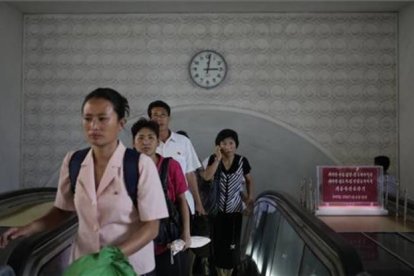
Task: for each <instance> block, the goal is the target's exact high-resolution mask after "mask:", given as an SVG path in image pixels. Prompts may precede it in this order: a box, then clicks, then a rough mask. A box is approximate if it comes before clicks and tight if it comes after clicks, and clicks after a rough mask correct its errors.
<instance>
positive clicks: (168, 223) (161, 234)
mask: <svg viewBox="0 0 414 276" xmlns="http://www.w3.org/2000/svg"><path fill="white" fill-rule="evenodd" d="M170 160H171V157H166V158H164V160H163V162H162V164H161V171H160V179H161V184H162V189H163V190H164V196H165V202H166V203H167V209H168V214H169V217H167V218H163V219H160V227H159V230H158V236H157V237H156V238H155V240H154V242H155V243H156V244H162V245H165V244H169V243H171V242H173V241H175V240H176V239H179V238H180V236H181V215H180V212H179V211H178V209H177V207H176V206H175V204H174V202H172V201H171V200H170V199H169V198H168V189H167V180H168V164H169V162H170Z"/></svg>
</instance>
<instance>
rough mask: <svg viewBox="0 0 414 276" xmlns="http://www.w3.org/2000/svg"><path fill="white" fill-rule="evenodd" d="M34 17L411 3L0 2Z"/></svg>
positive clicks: (372, 8) (379, 8) (392, 8)
mask: <svg viewBox="0 0 414 276" xmlns="http://www.w3.org/2000/svg"><path fill="white" fill-rule="evenodd" d="M1 2H3V3H8V4H9V5H11V6H13V7H15V8H16V9H17V10H19V11H21V12H22V13H25V14H33V13H52V14H56V13H255V12H260V13H263V12H397V11H399V10H401V9H402V8H404V7H405V6H406V5H408V4H410V3H414V0H405V1H394V0H388V1H360V0H353V1H340V0H325V1H318V0H307V1H306V0H302V1H297V0H264V1H263V0H262V1H260V0H225V1H218V0H216V1H212V0H187V1H180V0H163V1H161V0H147V1H144V0H129V1H128V0H127V1H125V0H115V1H99V0H88V1H79V0H77V1H64V0H63V1H62V0H51V1H36V0H32V1H19V0H11V1H1Z"/></svg>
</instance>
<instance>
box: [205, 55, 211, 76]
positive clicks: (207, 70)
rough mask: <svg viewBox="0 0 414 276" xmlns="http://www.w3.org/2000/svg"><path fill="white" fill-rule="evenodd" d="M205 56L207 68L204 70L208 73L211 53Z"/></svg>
mask: <svg viewBox="0 0 414 276" xmlns="http://www.w3.org/2000/svg"><path fill="white" fill-rule="evenodd" d="M207 57H208V61H207V68H206V69H204V70H206V73H207V74H208V71H210V61H211V54H209V55H208V56H207Z"/></svg>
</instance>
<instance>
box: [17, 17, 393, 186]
mask: <svg viewBox="0 0 414 276" xmlns="http://www.w3.org/2000/svg"><path fill="white" fill-rule="evenodd" d="M396 39H397V16H396V15H395V14H391V13H390V14H387V13H381V14H363V13H362V14H265V15H262V14H218V15H209V14H194V15H191V14H190V15H182V14H159V15H158V14H157V15H27V16H26V17H25V32H24V41H25V46H24V48H25V53H24V59H25V61H24V127H23V173H24V183H23V185H24V186H26V187H27V186H40V185H49V184H48V183H47V181H48V180H49V179H50V177H51V175H52V174H53V173H54V172H55V171H56V168H57V167H59V165H60V162H61V160H62V157H63V155H64V153H65V152H66V151H67V150H69V149H71V148H73V147H76V146H79V145H80V144H81V142H80V141H82V140H83V138H82V132H81V128H80V105H81V102H82V98H83V97H84V95H85V94H86V93H87V92H89V91H91V90H92V89H94V88H96V87H97V86H110V87H113V88H115V89H117V90H119V91H120V92H121V93H123V94H125V95H126V96H127V97H128V99H129V100H130V103H131V106H132V116H138V115H140V114H143V113H145V110H146V106H147V104H148V103H149V102H150V101H152V100H154V99H157V98H162V99H164V100H166V101H167V102H168V103H170V104H171V106H173V107H178V106H189V105H194V106H198V105H210V106H227V107H231V108H237V109H241V110H251V111H254V112H259V113H262V114H264V115H266V116H270V117H272V118H275V119H276V120H278V121H280V122H283V123H284V124H286V125H288V126H290V127H291V128H293V129H296V130H297V131H298V132H300V133H302V134H303V135H304V136H305V137H308V138H309V139H310V140H312V141H314V142H316V143H317V144H319V145H320V146H321V147H322V148H324V149H325V150H326V151H327V152H329V153H330V154H331V156H334V158H335V159H336V160H338V161H339V163H343V164H363V163H365V164H371V163H372V157H373V156H375V155H377V154H387V155H389V156H391V158H392V163H393V164H395V160H396V149H397V140H396V133H397V129H396V128H397V126H396V97H397V96H396V95H397V92H396V91H397V89H396V59H397V52H396V51H397V48H396ZM202 49H215V50H217V51H218V52H220V53H222V54H223V55H224V57H225V58H226V60H227V62H228V67H229V72H228V74H227V78H226V79H225V81H224V82H223V83H222V84H221V85H220V86H218V87H217V88H215V89H213V90H204V89H201V88H197V87H196V86H194V85H193V84H192V83H191V81H190V79H189V77H188V71H187V70H188V69H187V66H188V63H189V61H190V59H191V56H192V55H193V54H194V53H196V52H197V51H199V50H202ZM246 127H248V126H246ZM53 185H55V183H53Z"/></svg>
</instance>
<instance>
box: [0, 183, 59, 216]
mask: <svg viewBox="0 0 414 276" xmlns="http://www.w3.org/2000/svg"><path fill="white" fill-rule="evenodd" d="M56 191H57V189H56V188H51V187H48V188H30V189H23V190H17V191H11V192H6V193H1V194H0V217H5V216H8V215H10V214H13V213H15V212H17V211H19V210H21V209H24V208H26V207H27V206H32V205H36V204H39V203H44V202H50V201H54V199H55V196H56Z"/></svg>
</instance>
